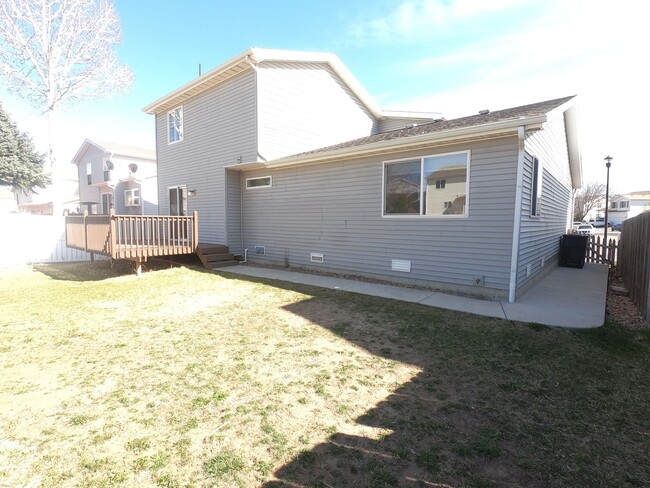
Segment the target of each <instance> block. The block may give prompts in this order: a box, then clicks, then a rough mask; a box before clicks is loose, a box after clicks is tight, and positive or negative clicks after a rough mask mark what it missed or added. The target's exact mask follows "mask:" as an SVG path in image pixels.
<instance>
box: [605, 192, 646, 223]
mask: <svg viewBox="0 0 650 488" xmlns="http://www.w3.org/2000/svg"><path fill="white" fill-rule="evenodd" d="M647 211H650V191H649V190H646V191H633V192H631V193H626V194H625V195H616V196H614V197H612V198H611V200H610V202H609V210H608V217H607V219H608V220H609V222H610V223H611V224H614V225H617V224H621V223H623V221H624V220H627V219H631V218H632V217H636V216H637V215H639V214H642V213H643V212H647Z"/></svg>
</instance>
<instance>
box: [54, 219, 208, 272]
mask: <svg viewBox="0 0 650 488" xmlns="http://www.w3.org/2000/svg"><path fill="white" fill-rule="evenodd" d="M65 229H66V245H67V246H68V247H70V248H73V249H80V250H82V251H86V252H89V253H94V254H102V255H104V256H110V257H111V258H113V259H132V260H135V261H136V263H138V265H139V264H140V263H141V262H143V261H146V260H147V258H150V257H155V256H172V255H177V254H193V253H195V252H196V250H197V247H198V243H199V217H198V212H194V213H193V214H192V215H191V216H173V215H116V214H115V213H114V211H111V213H110V214H109V215H88V214H87V212H84V214H83V215H68V216H67V217H66V219H65Z"/></svg>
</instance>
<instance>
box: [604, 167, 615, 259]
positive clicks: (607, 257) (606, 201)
mask: <svg viewBox="0 0 650 488" xmlns="http://www.w3.org/2000/svg"><path fill="white" fill-rule="evenodd" d="M612 159H614V158H612V157H611V156H607V157H606V158H605V166H607V185H606V186H605V236H604V238H603V241H604V242H603V246H604V249H605V258H606V259H609V256H608V252H607V251H608V249H609V248H608V246H607V226H608V225H609V220H608V210H609V167H610V166H611V165H612Z"/></svg>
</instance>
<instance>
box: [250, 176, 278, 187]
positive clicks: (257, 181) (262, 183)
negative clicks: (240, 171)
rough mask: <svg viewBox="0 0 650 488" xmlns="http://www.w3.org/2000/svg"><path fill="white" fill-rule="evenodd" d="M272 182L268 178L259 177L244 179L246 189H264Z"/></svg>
mask: <svg viewBox="0 0 650 488" xmlns="http://www.w3.org/2000/svg"><path fill="white" fill-rule="evenodd" d="M271 183H272V180H271V177H270V176H261V177H259V178H246V189H247V190H248V189H251V188H264V187H268V186H272V185H271Z"/></svg>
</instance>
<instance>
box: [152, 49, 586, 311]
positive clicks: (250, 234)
mask: <svg viewBox="0 0 650 488" xmlns="http://www.w3.org/2000/svg"><path fill="white" fill-rule="evenodd" d="M144 111H145V112H147V113H150V114H152V115H154V116H155V119H156V141H157V145H156V152H157V159H158V189H159V202H160V213H167V212H169V213H171V214H175V215H184V214H188V213H189V212H191V211H194V210H196V211H198V213H199V235H200V240H201V242H205V243H218V244H225V245H227V246H229V247H230V250H231V251H232V252H233V253H235V254H246V253H247V255H248V259H250V260H252V261H257V262H262V263H276V264H284V265H291V266H296V267H311V268H318V269H322V270H329V271H339V272H341V271H342V272H345V273H351V274H359V275H365V276H373V277H378V278H382V279H386V280H391V281H396V282H406V283H417V284H421V285H428V286H434V287H439V288H443V289H453V290H459V291H464V292H469V293H474V294H480V295H484V296H489V297H508V298H509V299H510V300H511V301H514V299H515V297H516V296H518V295H520V294H521V293H523V292H524V291H525V290H527V289H528V288H529V287H530V286H532V284H533V283H534V282H536V280H538V279H540V278H541V277H542V276H544V275H545V274H546V273H547V272H549V271H550V270H551V269H553V268H554V267H555V266H556V265H557V260H558V259H557V258H558V253H559V238H560V235H561V234H562V233H563V232H564V230H565V229H566V228H568V227H569V226H570V222H571V201H572V198H571V194H572V189H574V188H577V187H580V186H581V183H582V171H581V162H580V153H579V145H578V140H577V127H576V108H575V100H574V97H566V98H561V99H556V100H549V101H545V102H540V103H535V104H531V105H526V106H521V107H515V108H512V109H506V110H498V111H494V112H490V111H481V113H479V114H477V115H471V116H468V117H463V118H459V119H454V120H445V119H443V118H442V117H441V116H440V114H436V113H417V112H416V113H413V112H410V113H407V112H386V111H383V110H381V109H380V108H379V107H378V106H377V104H376V103H375V102H374V100H373V99H372V97H371V96H370V95H369V94H368V93H367V92H366V90H365V89H364V88H363V86H362V85H361V84H360V83H359V81H357V80H356V78H354V76H353V75H352V74H351V73H350V72H349V71H348V70H347V68H346V67H345V66H344V65H343V63H342V62H341V61H340V60H339V59H338V58H337V57H336V56H335V55H333V54H329V53H307V52H296V51H278V50H267V49H257V48H253V49H249V50H247V51H245V52H243V53H242V54H240V55H238V56H236V57H235V58H233V59H231V60H229V61H227V62H225V63H223V64H221V65H220V66H218V67H216V68H214V69H213V70H211V71H209V72H207V73H205V74H203V75H202V76H200V77H198V78H197V79H195V80H192V81H191V82H189V83H187V84H185V85H184V86H182V87H180V88H178V89H177V90H174V91H173V92H171V93H169V94H167V95H165V96H163V97H162V98H160V99H158V100H156V101H155V102H153V103H151V104H150V105H148V106H147V107H145V108H144Z"/></svg>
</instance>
